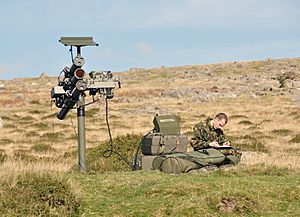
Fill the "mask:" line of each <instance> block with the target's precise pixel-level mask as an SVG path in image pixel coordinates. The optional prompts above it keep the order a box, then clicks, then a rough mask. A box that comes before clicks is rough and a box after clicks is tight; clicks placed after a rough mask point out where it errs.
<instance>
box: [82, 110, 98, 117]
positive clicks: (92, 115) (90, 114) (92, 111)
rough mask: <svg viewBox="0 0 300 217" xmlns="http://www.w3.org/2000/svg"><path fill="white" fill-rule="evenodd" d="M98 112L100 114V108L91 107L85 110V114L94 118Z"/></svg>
mask: <svg viewBox="0 0 300 217" xmlns="http://www.w3.org/2000/svg"><path fill="white" fill-rule="evenodd" d="M97 114H100V111H99V108H90V109H87V110H86V112H85V116H86V117H87V118H92V117H94V116H95V115H97Z"/></svg>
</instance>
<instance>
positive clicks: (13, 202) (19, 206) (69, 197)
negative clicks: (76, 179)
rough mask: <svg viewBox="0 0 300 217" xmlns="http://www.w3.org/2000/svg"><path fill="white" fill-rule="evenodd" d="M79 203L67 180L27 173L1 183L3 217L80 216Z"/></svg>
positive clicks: (47, 174)
mask: <svg viewBox="0 0 300 217" xmlns="http://www.w3.org/2000/svg"><path fill="white" fill-rule="evenodd" d="M79 208H80V201H79V199H78V196H77V194H76V191H75V190H74V189H73V188H72V186H71V184H70V182H69V180H68V179H66V178H63V177H60V176H58V174H49V173H45V174H37V173H25V174H19V175H17V176H11V177H9V178H5V179H4V180H3V179H2V180H1V181H0V210H1V215H2V216H78V215H79Z"/></svg>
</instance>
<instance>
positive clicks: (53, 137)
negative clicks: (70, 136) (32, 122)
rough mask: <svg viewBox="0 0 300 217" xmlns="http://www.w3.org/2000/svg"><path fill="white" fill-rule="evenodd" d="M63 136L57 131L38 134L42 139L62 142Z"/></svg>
mask: <svg viewBox="0 0 300 217" xmlns="http://www.w3.org/2000/svg"><path fill="white" fill-rule="evenodd" d="M64 138H65V136H64V134H63V133H60V132H57V133H44V134H43V135H41V136H40V139H41V140H42V141H51V142H62V141H63V140H64Z"/></svg>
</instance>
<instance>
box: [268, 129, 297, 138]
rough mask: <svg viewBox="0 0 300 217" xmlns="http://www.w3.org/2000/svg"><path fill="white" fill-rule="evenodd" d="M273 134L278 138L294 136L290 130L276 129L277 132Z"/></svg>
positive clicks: (274, 131) (273, 131)
mask: <svg viewBox="0 0 300 217" xmlns="http://www.w3.org/2000/svg"><path fill="white" fill-rule="evenodd" d="M271 133H272V134H275V135H278V136H288V135H291V134H293V131H291V130H288V129H276V130H272V131H271Z"/></svg>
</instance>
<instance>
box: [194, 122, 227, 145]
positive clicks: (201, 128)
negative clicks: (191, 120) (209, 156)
mask: <svg viewBox="0 0 300 217" xmlns="http://www.w3.org/2000/svg"><path fill="white" fill-rule="evenodd" d="M211 120H213V119H211V118H207V119H206V120H205V121H203V122H200V123H198V124H196V125H195V126H194V128H193V132H194V136H193V138H192V140H191V145H192V147H193V148H194V150H199V149H203V148H208V147H209V143H211V142H214V141H216V142H218V143H219V145H222V144H223V143H224V142H226V141H227V140H226V138H225V135H224V133H223V131H222V130H221V129H214V128H213V126H211V123H210V122H211Z"/></svg>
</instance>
